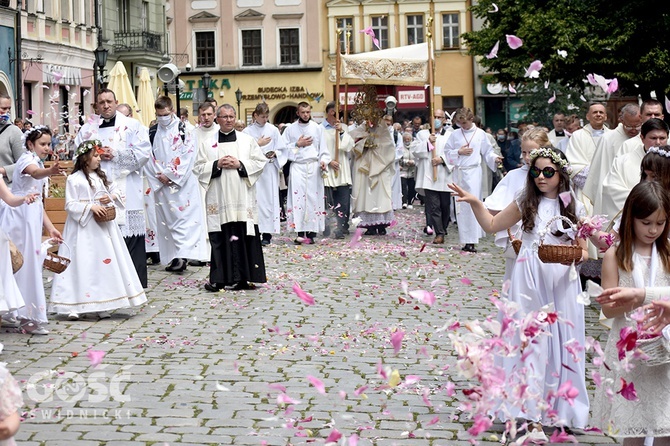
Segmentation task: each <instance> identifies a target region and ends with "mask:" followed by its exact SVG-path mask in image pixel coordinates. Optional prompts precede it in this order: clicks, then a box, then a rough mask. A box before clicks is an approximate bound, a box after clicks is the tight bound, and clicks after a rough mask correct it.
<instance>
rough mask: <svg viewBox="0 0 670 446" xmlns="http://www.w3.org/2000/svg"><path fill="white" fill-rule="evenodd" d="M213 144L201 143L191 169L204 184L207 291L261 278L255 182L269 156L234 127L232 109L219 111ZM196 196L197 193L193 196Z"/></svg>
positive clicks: (237, 287) (247, 286) (249, 286)
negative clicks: (208, 251) (209, 249)
mask: <svg viewBox="0 0 670 446" xmlns="http://www.w3.org/2000/svg"><path fill="white" fill-rule="evenodd" d="M216 116H217V121H218V124H219V126H220V129H219V132H218V135H217V138H216V140H215V142H214V144H212V145H204V146H203V145H199V147H198V155H197V157H196V161H195V167H194V168H193V172H194V173H195V174H196V175H197V176H198V179H199V180H200V184H201V185H202V186H203V187H204V188H205V189H206V193H205V207H206V215H207V231H208V232H209V242H210V244H211V246H212V255H211V266H210V272H209V283H206V284H205V289H206V290H207V291H211V292H216V291H219V290H221V289H224V288H225V289H228V290H248V289H253V288H255V286H254V285H253V284H251V283H250V282H256V283H264V282H265V281H266V278H265V260H264V258H263V248H262V247H261V236H260V231H259V229H258V214H257V210H256V187H255V184H256V181H257V180H258V178H259V177H260V176H261V173H262V172H263V168H264V167H265V165H266V164H267V158H266V157H265V155H264V154H263V152H262V151H261V149H260V147H259V146H258V143H256V140H255V139H254V138H252V137H251V136H249V135H247V134H245V133H241V132H238V131H236V130H235V128H234V125H235V118H236V116H235V108H234V107H233V106H232V105H230V104H223V105H222V106H221V107H219V109H218V110H217V114H216ZM195 199H197V198H195Z"/></svg>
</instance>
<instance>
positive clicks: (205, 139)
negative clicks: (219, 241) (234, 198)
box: [191, 122, 220, 261]
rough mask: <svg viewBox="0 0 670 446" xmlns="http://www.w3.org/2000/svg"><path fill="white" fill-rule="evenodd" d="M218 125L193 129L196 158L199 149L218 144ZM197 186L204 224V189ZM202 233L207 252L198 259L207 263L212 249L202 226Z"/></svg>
mask: <svg viewBox="0 0 670 446" xmlns="http://www.w3.org/2000/svg"><path fill="white" fill-rule="evenodd" d="M219 129H220V128H219V124H217V123H216V122H215V123H213V124H212V125H211V126H209V127H204V126H202V125H200V126H198V127H196V128H195V129H193V133H191V135H193V140H194V143H195V144H194V146H195V153H196V156H197V154H198V152H200V150H201V148H204V147H211V146H213V145H214V144H216V143H217V142H218V137H219ZM198 186H199V187H200V189H199V190H200V209H201V211H202V221H204V222H206V221H207V213H206V205H205V192H206V190H205V188H204V187H203V185H202V183H201V182H200V181H198ZM202 230H203V232H204V233H205V245H206V248H205V249H206V251H207V256H206V257H205V258H202V259H198V260H201V261H209V259H210V253H211V252H212V247H211V245H210V243H209V231H207V226H206V225H203V228H202Z"/></svg>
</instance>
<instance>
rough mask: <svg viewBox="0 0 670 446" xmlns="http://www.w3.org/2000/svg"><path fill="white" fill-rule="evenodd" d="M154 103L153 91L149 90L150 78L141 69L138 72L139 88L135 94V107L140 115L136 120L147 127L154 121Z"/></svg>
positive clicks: (145, 71)
mask: <svg viewBox="0 0 670 446" xmlns="http://www.w3.org/2000/svg"><path fill="white" fill-rule="evenodd" d="M154 101H155V98H154V92H153V89H152V88H151V76H149V70H147V69H146V68H142V69H141V70H140V88H139V90H138V92H137V107H138V109H139V112H140V114H141V115H138V117H137V119H139V120H140V122H141V123H142V124H144V125H145V126H147V127H149V124H150V123H151V121H153V120H154V119H156V110H155V109H154ZM140 116H141V118H140Z"/></svg>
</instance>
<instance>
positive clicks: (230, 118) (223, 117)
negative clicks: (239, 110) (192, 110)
mask: <svg viewBox="0 0 670 446" xmlns="http://www.w3.org/2000/svg"><path fill="white" fill-rule="evenodd" d="M217 118H219V119H227V120H232V119H235V116H230V115H223V116H217Z"/></svg>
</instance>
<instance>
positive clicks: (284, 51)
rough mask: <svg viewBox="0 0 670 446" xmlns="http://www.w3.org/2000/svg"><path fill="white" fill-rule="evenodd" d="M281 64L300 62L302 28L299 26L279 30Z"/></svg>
mask: <svg viewBox="0 0 670 446" xmlns="http://www.w3.org/2000/svg"><path fill="white" fill-rule="evenodd" d="M279 53H280V62H279V65H298V64H300V30H298V28H290V29H280V30H279Z"/></svg>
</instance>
